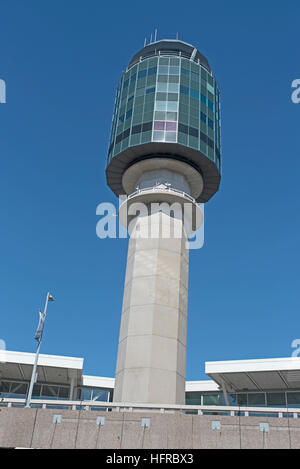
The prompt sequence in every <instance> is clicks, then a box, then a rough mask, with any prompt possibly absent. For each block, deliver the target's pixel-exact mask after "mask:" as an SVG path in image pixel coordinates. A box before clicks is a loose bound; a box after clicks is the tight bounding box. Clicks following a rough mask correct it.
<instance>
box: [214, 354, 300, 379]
mask: <svg viewBox="0 0 300 469" xmlns="http://www.w3.org/2000/svg"><path fill="white" fill-rule="evenodd" d="M281 370H300V357H285V358H263V359H261V358H259V359H251V360H228V361H219V362H205V373H206V374H208V375H211V374H212V373H239V372H240V373H243V372H249V371H253V372H254V371H281Z"/></svg>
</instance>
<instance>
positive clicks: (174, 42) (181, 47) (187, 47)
mask: <svg viewBox="0 0 300 469" xmlns="http://www.w3.org/2000/svg"><path fill="white" fill-rule="evenodd" d="M159 52H163V53H165V52H178V53H179V52H180V53H181V57H186V58H188V59H191V57H193V60H195V61H197V62H198V60H199V63H200V64H201V65H202V66H203V67H205V68H206V69H207V70H208V71H209V72H211V68H210V66H209V63H208V60H207V58H206V57H204V55H202V54H201V52H199V51H198V49H196V48H195V47H194V46H192V45H191V44H188V43H187V42H183V41H179V40H178V39H161V40H160V41H157V42H152V43H151V44H148V45H147V46H145V47H143V49H141V50H140V51H139V52H137V53H136V54H135V55H134V56H133V57H132V59H131V61H130V63H129V65H128V68H130V67H132V66H133V65H134V64H136V63H137V62H139V61H140V60H141V59H145V58H146V57H151V56H153V55H157V54H158V53H159Z"/></svg>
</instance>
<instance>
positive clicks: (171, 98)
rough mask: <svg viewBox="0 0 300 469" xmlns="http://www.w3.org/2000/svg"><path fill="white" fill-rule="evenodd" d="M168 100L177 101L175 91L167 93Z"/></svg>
mask: <svg viewBox="0 0 300 469" xmlns="http://www.w3.org/2000/svg"><path fill="white" fill-rule="evenodd" d="M168 101H178V94H177V93H168Z"/></svg>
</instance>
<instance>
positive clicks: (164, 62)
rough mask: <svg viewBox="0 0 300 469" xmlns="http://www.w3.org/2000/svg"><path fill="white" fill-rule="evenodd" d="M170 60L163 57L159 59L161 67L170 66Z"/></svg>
mask: <svg viewBox="0 0 300 469" xmlns="http://www.w3.org/2000/svg"><path fill="white" fill-rule="evenodd" d="M168 63H169V59H167V58H165V57H162V58H160V59H159V65H168Z"/></svg>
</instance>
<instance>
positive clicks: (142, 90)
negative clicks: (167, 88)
mask: <svg viewBox="0 0 300 469" xmlns="http://www.w3.org/2000/svg"><path fill="white" fill-rule="evenodd" d="M144 93H145V90H144V88H140V89H139V90H136V92H135V96H143V95H144Z"/></svg>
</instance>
